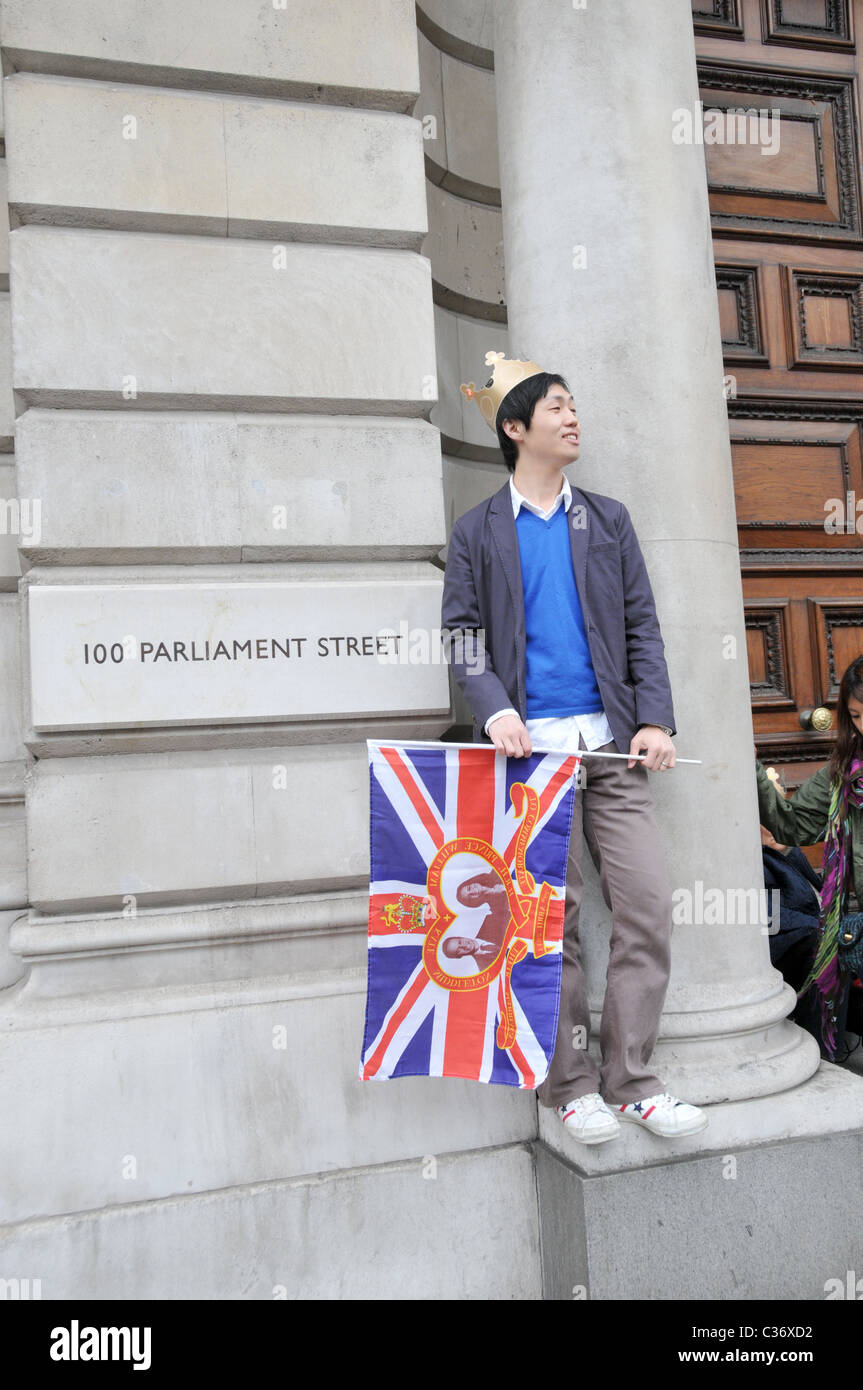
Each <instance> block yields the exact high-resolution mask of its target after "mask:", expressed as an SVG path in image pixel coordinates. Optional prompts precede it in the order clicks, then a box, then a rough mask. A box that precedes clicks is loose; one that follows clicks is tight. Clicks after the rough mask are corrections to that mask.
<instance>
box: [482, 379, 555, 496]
mask: <svg viewBox="0 0 863 1390" xmlns="http://www.w3.org/2000/svg"><path fill="white" fill-rule="evenodd" d="M486 384H487V385H489V386H490V385H491V382H487V383H486ZM552 386H565V387H566V389H567V391H569V382H568V381H564V379H563V377H562V376H558V375H557V373H556V372H537V374H536V376H529V377H528V378H527V380H526V381H520V382H519V383H518V385H517V386H513V388H512V390H511V391H508V392H507V393H506V395H505V396H504V398H503V400H502V401H501V403H500V407H499V409H498V412H497V423H496V426H495V428H496V430H497V438H498V443H499V444H500V449H501V453H502V454H503V461H504V463H505V464H506V466H507V468H508V469H509V471H510V473H514V472H515V465H516V463H517V461H518V445H517V444H516V442H515V440H514V439H510V437H509V435H508V434H507V433H506V431H505V430H504V428H503V422H504V420H520V421H521V423H522V424H523V425H524V427H525V429H528V430H529V429H530V422H531V420H532V419H533V412H534V410H535V408H536V403H537V401H541V400H542V399H543V397H544V396H547V395H548V393H549V391H550V389H551V387H552ZM570 395H572V392H571V391H570Z"/></svg>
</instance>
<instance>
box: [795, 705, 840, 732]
mask: <svg viewBox="0 0 863 1390" xmlns="http://www.w3.org/2000/svg"><path fill="white" fill-rule="evenodd" d="M800 727H801V728H803V729H814V730H816V731H817V732H818V733H823V732H824V730H825V729H831V728H832V727H833V715H832V714H831V713H830V711H829V709H825V708H824V706H823V705H819V706H818V707H817V709H802V710H801V711H800Z"/></svg>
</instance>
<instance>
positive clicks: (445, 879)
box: [360, 741, 581, 1088]
mask: <svg viewBox="0 0 863 1390" xmlns="http://www.w3.org/2000/svg"><path fill="white" fill-rule="evenodd" d="M368 748H369V777H370V809H371V881H370V884H369V952H368V993H367V998H366V1023H365V1036H364V1039H363V1050H362V1061H361V1063H360V1078H361V1079H362V1080H364V1081H372V1080H376V1081H379V1080H387V1079H389V1078H390V1077H394V1076H458V1077H465V1078H467V1079H469V1080H471V1081H482V1082H487V1083H490V1084H492V1085H498V1086H519V1087H528V1088H534V1087H536V1086H539V1085H540V1084H541V1082H542V1081H544V1080H545V1076H546V1073H547V1071H548V1067H549V1063H550V1061H551V1057H552V1055H553V1053H554V1046H555V1040H556V1035H557V1016H558V1009H559V1004H560V976H561V952H562V944H563V917H564V893H565V884H566V861H567V853H568V846H569V832H570V825H571V821H572V808H573V798H574V797H575V795H576V778H575V773H576V770H577V768H578V766H579V763H580V761H581V760H580V757H579V756H578V755H575V754H569V753H545V754H538V753H534V754H531V756H530V757H528V758H518V759H515V758H507V757H505V756H504V755H503V754H501V753H496V752H494V750H493V749H491V748H490V747H488V746H481V747H464V746H462V745H455V744H445V743H440V744H408V743H373V742H371V741H369V744H368Z"/></svg>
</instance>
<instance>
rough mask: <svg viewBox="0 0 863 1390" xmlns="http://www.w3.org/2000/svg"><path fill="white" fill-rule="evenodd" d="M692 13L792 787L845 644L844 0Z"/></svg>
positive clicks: (859, 425)
mask: <svg viewBox="0 0 863 1390" xmlns="http://www.w3.org/2000/svg"><path fill="white" fill-rule="evenodd" d="M692 12H693V24H694V26H695V33H696V54H697V59H698V71H699V81H700V94H701V101H702V103H703V107H704V111H705V113H706V116H705V130H704V139H705V145H704V155H705V164H706V168H707V178H708V191H709V197H710V208H711V218H712V222H713V241H714V259H715V263H716V290H717V298H718V306H719V319H720V328H721V332H722V341H723V354H724V361H725V368H724V370H725V373H726V382H725V389H726V396H727V397H728V415H729V427H730V436H731V452H732V466H733V471H734V494H735V504H736V508H737V521H738V540H739V544H740V561H741V571H742V577H743V595H744V605H745V611H746V638H747V656H748V661H749V673H750V685H751V693H752V709H753V723H754V726H755V732H756V741H757V742H758V746H759V750H760V751H761V753H762V755H763V756H764V757H765V758H766V759H768V760H770V761H772V762H773V763H774V764H776V765H777V766H779V767H780V768H781V769H782V771H783V772H784V775H785V777H786V781H787V784H788V786H789V787H791V788H793V787H794V786H796V785H797V784H799V782H800V781H802V780H803V779H804V778H805V777H806V776H809V775H810V774H811V773H812V772H813V771H814V770H815V769H816V768H817V767H819V766H821V764H822V763H823V762H824V761H825V759H826V757H827V756H828V754H829V752H830V748H831V746H832V735H831V734H830V733H818V732H815V731H813V730H811V729H809V728H803V727H802V726H801V721H800V714H801V711H803V710H807V709H812V708H814V707H815V706H818V705H822V704H823V705H826V706H827V707H828V708H831V711H832V713H833V716H834V726H835V705H836V699H837V696H838V681H839V679H840V677H841V675H842V672H843V671H844V670H845V668H846V667H847V666H848V664H849V663H850V662H851V661H852V660H853V659H854V658H855V657H857V656H859V655H861V654H863V212H861V207H863V199H861V183H863V164H861V148H863V145H861V133H860V117H859V110H858V97H857V89H858V86H859V79H860V75H861V72H860V68H861V54H860V53H859V51H858V40H857V35H858V34H860V33H861V32H863V29H861V17H863V0H732V2H731V3H723V0H715V3H708V0H694V3H693V5H692ZM711 112H718V113H720V114H719V116H712V115H711V114H710V113H711ZM775 112H778V113H779V122H778V131H779V140H778V147H776V138H775V133H774V132H775V129H776V127H775V125H774V126H773V130H771V123H770V122H768V119H767V118H768V115H772V114H773V113H775ZM735 113H738V114H736V115H735ZM747 113H748V114H747ZM761 113H763V115H762V114H761ZM744 115H745V116H746V119H745V120H744V119H743V117H744ZM711 125H712V131H713V138H711V135H710V133H709V132H710V127H711ZM771 146H773V147H775V153H764V152H763V151H764V150H765V149H768V148H769V147H771ZM858 504H859V506H858Z"/></svg>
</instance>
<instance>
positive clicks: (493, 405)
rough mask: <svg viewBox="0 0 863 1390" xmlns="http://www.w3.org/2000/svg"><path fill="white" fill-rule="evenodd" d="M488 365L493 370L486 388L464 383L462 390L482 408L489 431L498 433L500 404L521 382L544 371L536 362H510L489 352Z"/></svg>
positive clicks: (502, 355) (499, 354)
mask: <svg viewBox="0 0 863 1390" xmlns="http://www.w3.org/2000/svg"><path fill="white" fill-rule="evenodd" d="M485 360H486V365H487V366H489V367H491V368H492V373H491V377H490V379H489V380H488V381H487V382H486V384H485V386H481V387H479V388H477V387H476V386H475V385H474V383H473V382H472V381H469V382H467V383H465V382H462V384H461V389H462V391H463V392H464V394H465V395H466V396H467V398H468V400H469V401H476V403H477V405H478V406H479V408H480V412H481V414H482V418H483V419H484V420H485V422H486V424H487V425H488V427H489V429H491V430H494V432H495V434H496V433H497V428H496V425H495V421H496V420H497V412H498V410H499V409H500V403H501V401H502V400H503V398H504V396H506V395H507V394H508V392H510V391H511V390H512V388H513V387H514V386H518V384H519V382H521V381H527V378H528V377H529V376H536V375H537V373H538V372H541V371H543V368H542V367H538V366H537V365H536V363H535V362H519V361H518V360H517V359H516V360H510V359H508V358H506V357H505V356H504V354H503V353H502V352H487V353H486V355H485Z"/></svg>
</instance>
